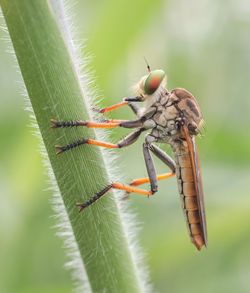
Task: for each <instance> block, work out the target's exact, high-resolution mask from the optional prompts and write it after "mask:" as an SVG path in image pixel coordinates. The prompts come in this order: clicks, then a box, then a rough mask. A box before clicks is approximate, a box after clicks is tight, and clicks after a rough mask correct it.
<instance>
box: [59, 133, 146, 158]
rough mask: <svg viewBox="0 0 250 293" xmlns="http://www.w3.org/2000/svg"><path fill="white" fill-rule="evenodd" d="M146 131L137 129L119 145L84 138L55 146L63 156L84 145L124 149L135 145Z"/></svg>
mask: <svg viewBox="0 0 250 293" xmlns="http://www.w3.org/2000/svg"><path fill="white" fill-rule="evenodd" d="M144 130H145V129H144V128H139V129H136V130H135V131H133V132H131V133H130V134H129V135H127V136H126V137H125V138H124V139H122V140H120V141H119V142H118V143H109V142H104V141H100V140H95V139H90V138H89V139H85V138H83V139H79V140H78V141H76V142H73V143H70V144H67V145H65V146H60V145H56V146H55V148H56V153H57V154H61V153H63V152H66V151H69V150H71V149H73V148H76V147H78V146H80V145H84V144H89V145H96V146H100V147H105V148H113V149H117V148H123V147H126V146H129V145H131V144H132V143H134V142H135V141H136V140H137V139H138V137H139V136H140V134H141V133H142V132H143V131H144Z"/></svg>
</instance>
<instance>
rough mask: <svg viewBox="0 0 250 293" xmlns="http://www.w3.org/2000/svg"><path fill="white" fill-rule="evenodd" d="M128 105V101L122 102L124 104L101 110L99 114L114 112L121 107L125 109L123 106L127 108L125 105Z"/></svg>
mask: <svg viewBox="0 0 250 293" xmlns="http://www.w3.org/2000/svg"><path fill="white" fill-rule="evenodd" d="M127 104H128V102H127V101H122V102H120V103H117V104H114V105H112V106H109V107H106V108H102V109H100V110H99V111H98V112H99V113H107V112H110V111H113V110H115V109H118V108H120V107H123V106H125V105H127Z"/></svg>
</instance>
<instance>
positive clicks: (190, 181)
mask: <svg viewBox="0 0 250 293" xmlns="http://www.w3.org/2000/svg"><path fill="white" fill-rule="evenodd" d="M174 152H175V158H176V177H177V182H178V188H179V193H180V196H181V203H182V208H183V211H184V215H185V218H186V223H187V226H188V230H189V234H190V237H191V240H192V242H193V243H194V244H195V246H196V247H197V248H198V249H201V247H202V246H203V245H204V243H205V241H204V238H203V232H202V226H201V225H202V219H201V217H200V212H199V204H198V195H197V192H196V189H195V184H194V173H193V170H192V164H191V158H190V154H189V152H188V149H187V148H183V146H182V147H181V148H177V149H175V150H174Z"/></svg>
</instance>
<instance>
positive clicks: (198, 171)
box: [183, 125, 207, 246]
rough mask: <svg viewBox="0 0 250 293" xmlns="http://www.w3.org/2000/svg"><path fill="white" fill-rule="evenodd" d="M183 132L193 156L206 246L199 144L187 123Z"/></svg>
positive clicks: (192, 163)
mask: <svg viewBox="0 0 250 293" xmlns="http://www.w3.org/2000/svg"><path fill="white" fill-rule="evenodd" d="M183 134H184V137H185V140H186V142H187V145H188V150H189V153H190V157H191V165H192V170H193V175H194V185H195V189H196V193H197V201H198V206H199V214H200V218H201V226H202V232H203V238H204V242H205V246H207V224H206V214H205V205H204V195H203V187H202V179H201V169H200V161H199V155H198V150H197V146H196V143H195V137H194V136H193V137H191V136H190V134H189V131H188V128H187V126H186V125H183Z"/></svg>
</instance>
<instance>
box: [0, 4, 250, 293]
mask: <svg viewBox="0 0 250 293" xmlns="http://www.w3.org/2000/svg"><path fill="white" fill-rule="evenodd" d="M69 2H70V1H69ZM78 2H79V3H78V4H75V5H74V6H73V8H72V12H73V14H74V17H73V20H74V24H75V26H76V28H77V30H78V32H79V35H78V38H79V39H80V40H83V39H87V40H88V41H87V42H86V49H87V51H88V52H90V53H91V54H92V55H94V58H93V59H92V60H91V62H90V65H91V67H92V68H94V70H95V73H96V76H97V86H98V87H99V88H100V89H101V90H100V97H104V99H103V100H102V102H101V104H102V105H103V106H105V105H110V104H112V103H116V102H118V101H120V100H121V98H122V97H124V96H127V95H129V94H131V91H130V88H131V85H133V84H134V83H135V82H136V81H137V80H138V79H139V78H140V77H141V76H142V75H144V74H145V73H146V66H145V62H144V60H143V57H144V56H146V58H147V59H148V61H149V63H150V65H151V67H152V68H153V69H155V68H162V69H164V70H165V71H166V72H167V74H168V80H169V82H168V88H169V89H171V88H174V87H184V88H186V89H188V90H190V91H191V92H192V93H193V94H194V95H195V96H196V97H197V99H198V101H199V103H200V106H201V108H202V111H203V115H204V118H205V121H206V129H205V132H204V137H202V139H198V144H199V148H200V157H201V163H202V172H203V181H204V191H205V198H206V208H207V221H208V236H209V247H208V249H204V250H203V251H202V252H197V251H196V250H195V247H194V246H193V245H191V243H190V241H189V239H188V235H187V231H186V226H185V222H184V218H183V215H182V211H181V208H180V203H179V197H178V193H177V186H176V182H175V179H174V178H172V179H170V180H169V181H166V182H161V183H160V184H159V185H160V191H159V193H158V194H157V195H156V196H155V197H153V198H151V199H149V200H148V199H145V198H142V197H137V196H133V195H131V197H130V202H131V206H132V208H133V209H134V210H135V211H136V213H137V214H138V220H139V222H140V223H141V230H140V233H139V238H140V244H141V247H143V250H144V251H145V252H146V261H147V263H148V264H149V267H150V271H151V278H152V282H153V284H154V287H155V289H156V290H157V291H158V292H175V293H176V292H178V293H179V292H200V291H201V290H202V291H203V292H204V293H205V292H227V293H228V292H250V284H249V279H250V191H249V186H250V136H249V125H250V82H249V78H250V57H249V56H250V55H249V52H250V38H249V32H250V2H249V1H248V0H238V1H231V0H230V1H216V0H213V1H211V0H210V1H209V0H201V1H194V0H191V1H185V0H168V1H163V0H156V1H149V0H147V1H145V0H144V1H143V0H133V1H132V0H126V1H115V0H105V1H86V0H84V1H78ZM0 38H1V42H0V89H1V94H0V102H1V103H0V142H1V143H0V235H1V236H0V292H71V281H70V274H69V272H67V271H66V270H65V269H64V268H63V265H64V263H65V260H66V257H65V254H64V249H63V242H62V241H61V240H60V239H59V238H58V237H56V236H55V229H53V228H52V227H53V225H54V224H55V220H54V218H53V212H52V209H51V204H50V202H49V201H50V199H51V192H50V191H49V184H48V180H47V176H46V172H47V171H46V170H44V167H43V165H42V162H41V156H40V154H39V142H38V139H37V138H36V137H35V136H33V135H32V133H33V129H32V128H31V127H30V121H29V117H28V113H27V112H25V111H24V107H25V102H24V98H23V96H22V90H21V86H20V84H19V82H20V80H21V79H20V77H19V74H17V72H16V71H17V69H16V65H15V62H14V61H13V57H12V56H11V55H10V54H9V53H8V52H7V51H8V48H9V47H8V45H7V44H6V42H4V41H3V39H4V38H6V35H5V34H4V33H3V31H1V32H0ZM110 117H113V118H117V117H119V118H132V117H133V115H132V113H131V112H130V111H129V109H123V110H118V111H117V112H116V113H112V115H110ZM73 118H74V117H72V119H73ZM125 133H127V131H123V130H116V131H115V132H114V133H112V134H111V139H112V140H113V141H116V140H118V139H119V138H120V137H121V136H123V135H124V134H125ZM142 141H143V137H142V138H141V140H140V141H139V142H137V143H136V144H135V145H133V146H131V147H129V148H128V149H124V150H119V151H118V152H119V159H118V161H119V164H120V165H121V167H120V170H121V172H122V173H123V174H124V177H125V178H126V179H125V181H126V180H127V181H128V182H129V181H130V180H131V179H132V178H134V177H135V178H136V177H141V176H144V175H146V170H145V167H144V163H143V156H142V147H141V143H142ZM163 148H164V149H166V150H167V151H168V150H169V149H168V148H167V147H165V146H163ZM156 166H157V169H158V170H159V171H161V172H162V171H165V170H166V168H165V166H163V165H162V164H161V163H159V162H158V161H156Z"/></svg>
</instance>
